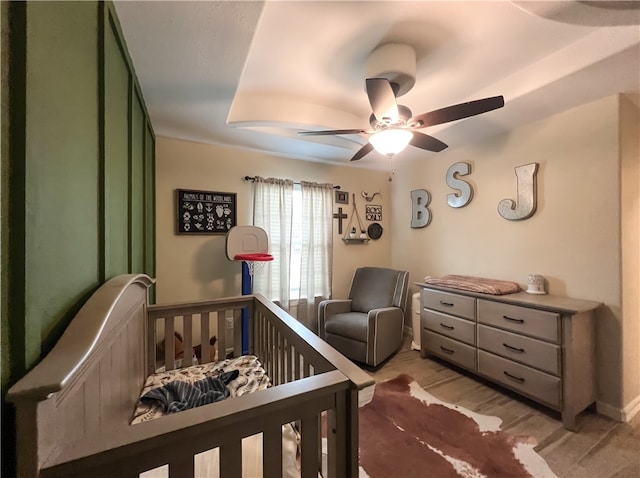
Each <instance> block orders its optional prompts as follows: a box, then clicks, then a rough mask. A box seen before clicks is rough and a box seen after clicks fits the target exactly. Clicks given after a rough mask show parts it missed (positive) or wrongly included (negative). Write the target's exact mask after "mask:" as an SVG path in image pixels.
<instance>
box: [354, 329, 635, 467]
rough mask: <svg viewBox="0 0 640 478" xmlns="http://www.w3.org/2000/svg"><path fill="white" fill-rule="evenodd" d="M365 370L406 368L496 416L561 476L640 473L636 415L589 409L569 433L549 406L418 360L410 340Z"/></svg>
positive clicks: (379, 377)
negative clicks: (625, 419)
mask: <svg viewBox="0 0 640 478" xmlns="http://www.w3.org/2000/svg"><path fill="white" fill-rule="evenodd" d="M365 370H366V371H367V372H369V373H370V374H371V375H372V376H373V377H374V378H375V380H376V381H377V382H379V381H383V380H386V379H389V378H393V377H395V376H397V375H398V374H400V373H406V374H407V375H411V376H412V377H413V378H414V379H415V380H416V381H417V382H418V383H419V384H420V385H421V386H422V387H423V388H424V389H425V390H427V391H428V392H429V393H431V394H432V395H434V396H436V397H437V398H439V399H441V400H445V401H447V402H451V403H456V404H458V405H461V406H463V407H466V408H468V409H470V410H473V411H475V412H478V413H483V414H486V415H494V416H498V417H500V418H501V419H502V428H503V430H505V431H507V432H509V433H512V434H514V435H528V436H533V437H534V438H535V439H536V440H537V442H538V446H537V447H536V450H537V452H538V453H539V454H540V455H541V456H542V457H544V458H545V460H547V463H548V464H549V466H550V467H551V469H552V470H553V471H554V472H555V473H556V475H557V476H558V477H559V478H640V415H637V416H636V417H635V418H634V419H633V420H632V421H631V423H619V422H616V421H613V420H611V419H609V418H606V417H603V416H601V415H598V414H596V413H595V412H593V411H590V410H587V411H585V412H583V413H582V414H580V415H579V416H578V419H577V431H576V432H570V431H567V430H565V429H564V428H563V427H562V421H561V419H560V414H558V413H556V412H554V411H552V410H549V409H547V408H544V407H541V406H539V405H538V404H536V403H534V402H532V401H529V400H527V399H525V398H522V397H520V396H518V395H516V394H513V393H511V392H510V391H508V390H505V389H502V388H499V387H498V386H496V385H492V384H490V383H489V382H486V381H483V380H482V379H480V378H477V377H475V376H473V375H471V374H468V373H466V372H464V371H462V370H460V369H456V368H453V367H452V366H451V365H448V364H446V363H445V362H442V361H438V360H436V359H431V358H427V359H424V360H423V359H421V358H420V353H419V352H417V351H415V350H411V348H410V340H409V339H406V340H405V343H404V345H403V347H402V349H401V350H400V351H399V352H398V353H397V354H396V355H395V356H393V357H392V358H391V359H389V360H388V361H387V362H386V363H384V364H383V365H382V366H380V367H378V368H377V369H371V368H365Z"/></svg>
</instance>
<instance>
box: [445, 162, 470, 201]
mask: <svg viewBox="0 0 640 478" xmlns="http://www.w3.org/2000/svg"><path fill="white" fill-rule="evenodd" d="M470 173H471V165H470V164H469V163H455V164H453V165H452V166H451V167H450V168H449V169H447V184H448V185H449V187H450V188H451V189H458V190H459V191H460V192H459V193H451V194H447V203H448V204H449V206H451V207H464V206H466V205H467V204H469V203H470V202H471V199H472V198H473V188H472V187H471V184H469V183H468V182H466V181H463V180H462V179H458V178H457V177H456V176H466V175H467V174H470Z"/></svg>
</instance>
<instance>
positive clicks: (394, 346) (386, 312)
mask: <svg viewBox="0 0 640 478" xmlns="http://www.w3.org/2000/svg"><path fill="white" fill-rule="evenodd" d="M367 320H368V322H369V327H368V333H369V336H368V339H367V344H368V345H367V348H368V357H369V361H368V363H370V364H372V365H373V366H377V365H378V364H379V363H380V360H384V358H386V357H388V356H389V355H390V354H392V353H393V352H395V351H396V350H398V348H399V347H400V345H401V344H402V334H403V328H404V312H402V309H401V308H399V307H383V308H380V309H372V310H370V311H369V314H368V316H367ZM379 357H380V359H379Z"/></svg>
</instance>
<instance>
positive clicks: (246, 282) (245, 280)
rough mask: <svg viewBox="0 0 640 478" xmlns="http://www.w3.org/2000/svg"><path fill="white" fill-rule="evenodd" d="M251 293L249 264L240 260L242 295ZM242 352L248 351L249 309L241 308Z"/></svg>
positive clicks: (244, 353)
mask: <svg viewBox="0 0 640 478" xmlns="http://www.w3.org/2000/svg"><path fill="white" fill-rule="evenodd" d="M252 293H253V281H252V279H251V274H249V264H247V261H242V295H251V294H252ZM241 319H242V354H243V355H246V354H248V353H249V309H247V308H246V307H245V308H244V309H242V315H241Z"/></svg>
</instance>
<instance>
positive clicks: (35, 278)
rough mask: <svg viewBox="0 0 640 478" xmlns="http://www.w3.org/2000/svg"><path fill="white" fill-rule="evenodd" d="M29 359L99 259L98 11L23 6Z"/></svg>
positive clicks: (91, 6) (94, 278)
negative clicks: (25, 36) (25, 29)
mask: <svg viewBox="0 0 640 478" xmlns="http://www.w3.org/2000/svg"><path fill="white" fill-rule="evenodd" d="M26 26H27V56H26V60H27V63H26V72H27V83H26V128H25V164H26V169H25V205H26V210H25V214H26V217H25V218H24V219H25V261H24V267H25V312H24V318H25V320H26V322H25V325H26V327H25V332H26V333H27V337H25V339H26V340H25V361H26V365H27V367H29V366H30V365H32V364H33V363H35V362H36V361H37V360H38V359H39V357H40V353H41V344H42V343H43V342H44V341H46V340H47V339H48V338H49V337H51V336H52V334H54V335H58V333H59V332H58V331H56V328H57V327H59V326H61V325H64V324H62V323H61V322H63V321H64V319H65V315H66V314H67V313H68V312H69V310H70V309H72V308H73V307H74V306H75V305H76V304H77V303H78V301H80V300H82V299H83V297H85V296H86V294H87V293H88V292H90V291H91V290H93V289H95V288H96V287H97V286H98V284H99V280H100V277H99V275H98V264H99V262H98V257H99V247H98V246H99V244H98V236H99V219H100V218H99V217H98V215H97V214H96V211H97V210H98V204H99V200H100V198H99V188H97V187H96V186H97V181H98V178H99V154H98V152H99V136H98V124H99V123H98V101H97V96H96V91H97V90H96V86H97V85H98V63H97V62H96V46H97V32H98V16H97V6H96V4H95V3H92V2H80V3H78V4H76V3H73V2H63V3H58V2H33V3H32V2H28V3H27V25H26Z"/></svg>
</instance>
